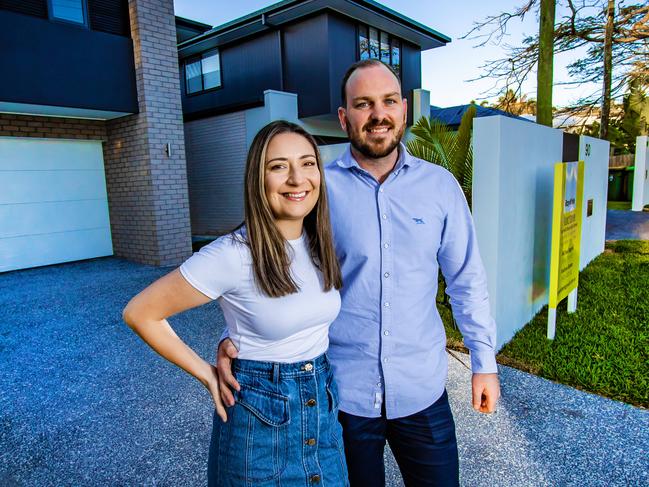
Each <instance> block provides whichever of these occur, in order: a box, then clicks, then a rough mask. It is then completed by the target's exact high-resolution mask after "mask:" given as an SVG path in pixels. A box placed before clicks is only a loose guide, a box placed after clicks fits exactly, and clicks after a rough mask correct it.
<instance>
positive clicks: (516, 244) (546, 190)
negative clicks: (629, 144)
mask: <svg viewBox="0 0 649 487" xmlns="http://www.w3.org/2000/svg"><path fill="white" fill-rule="evenodd" d="M473 126H474V134H473V154H474V172H473V217H474V220H475V225H476V231H477V234H478V244H479V247H480V252H481V255H482V258H483V261H484V263H485V268H486V271H487V278H488V285H489V294H490V299H491V309H492V313H493V315H494V318H495V320H496V324H497V326H498V342H497V343H498V348H500V347H502V345H504V344H505V343H507V342H508V341H509V340H510V339H511V338H512V337H513V336H514V334H515V333H516V331H518V330H519V329H520V328H522V327H523V326H524V325H525V324H526V323H528V322H529V321H530V320H531V319H532V318H533V317H534V315H535V314H536V313H537V312H538V311H539V310H540V309H541V308H542V307H543V306H544V305H546V304H547V303H548V282H549V273H550V248H551V228H552V195H553V175H554V164H555V163H557V162H561V161H562V155H563V132H561V131H560V130H556V129H552V128H549V127H545V126H542V125H537V124H534V123H529V122H525V121H520V120H516V119H512V118H508V117H502V116H494V117H484V118H478V119H475V120H474V125H473ZM579 142H580V143H579V157H580V158H581V159H583V160H584V162H585V181H584V204H583V207H584V220H583V223H582V240H581V252H582V254H581V257H580V267H582V268H583V267H585V266H586V264H588V262H590V261H591V260H592V259H593V258H595V257H596V256H597V255H599V254H600V253H601V252H602V251H603V250H604V235H605V228H606V196H607V177H608V142H606V141H601V140H598V139H593V138H590V137H581V138H580V141H579ZM589 200H590V201H591V205H590V209H589V205H588V201H589ZM587 214H590V216H586V215H587Z"/></svg>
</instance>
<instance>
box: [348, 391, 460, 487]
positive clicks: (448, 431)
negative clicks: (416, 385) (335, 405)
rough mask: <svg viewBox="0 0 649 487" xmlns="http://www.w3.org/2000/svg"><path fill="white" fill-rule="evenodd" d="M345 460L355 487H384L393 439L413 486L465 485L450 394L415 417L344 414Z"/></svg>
mask: <svg viewBox="0 0 649 487" xmlns="http://www.w3.org/2000/svg"><path fill="white" fill-rule="evenodd" d="M338 420H339V421H340V424H342V427H343V440H344V442H345V457H346V459H347V469H348V471H349V481H350V483H351V486H352V487H383V486H384V485H385V467H384V464H383V450H384V447H385V442H386V440H387V442H388V444H389V445H390V449H391V450H392V453H394V457H395V458H396V460H397V463H398V464H399V469H400V470H401V475H402V476H403V480H404V482H405V484H406V486H407V487H415V486H416V487H422V486H433V485H434V486H445V487H446V486H453V487H456V486H458V485H459V463H458V454H457V440H456V438H455V422H454V421H453V415H452V413H451V408H450V407H449V404H448V395H447V394H446V391H444V394H442V397H440V398H439V399H438V400H437V401H435V402H434V403H433V404H432V405H430V406H429V407H427V408H426V409H424V410H423V411H420V412H418V413H415V414H413V415H411V416H406V417H404V418H397V419H386V417H385V411H383V414H382V415H381V417H380V418H364V417H360V416H354V415H352V414H347V413H344V412H342V411H341V412H340V413H339V414H338Z"/></svg>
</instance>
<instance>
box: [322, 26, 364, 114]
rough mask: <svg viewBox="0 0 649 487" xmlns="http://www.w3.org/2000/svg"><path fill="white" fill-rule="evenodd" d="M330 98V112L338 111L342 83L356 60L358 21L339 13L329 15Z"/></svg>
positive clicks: (340, 101)
mask: <svg viewBox="0 0 649 487" xmlns="http://www.w3.org/2000/svg"><path fill="white" fill-rule="evenodd" d="M328 20H329V31H328V36H329V90H330V94H329V98H330V103H331V106H330V108H329V111H330V113H332V114H335V113H337V112H338V107H339V106H340V104H341V103H342V100H341V97H340V84H341V82H342V79H343V76H345V73H346V72H347V70H348V69H349V67H350V66H351V65H352V64H354V63H355V62H356V50H357V44H358V39H357V37H356V26H357V22H355V21H353V20H351V19H349V18H347V17H341V16H338V15H333V14H332V15H329V16H328Z"/></svg>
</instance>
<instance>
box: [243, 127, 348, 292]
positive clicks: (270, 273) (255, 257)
mask: <svg viewBox="0 0 649 487" xmlns="http://www.w3.org/2000/svg"><path fill="white" fill-rule="evenodd" d="M284 133H294V134H299V135H301V136H303V137H304V138H305V139H307V140H308V141H309V143H310V144H311V146H312V147H313V150H314V152H315V156H316V161H317V163H318V170H319V171H320V192H319V195H318V201H317V203H316V205H315V207H314V208H313V210H311V212H310V213H309V214H308V215H307V216H306V217H305V218H304V231H305V233H306V237H307V239H308V243H309V250H310V253H311V258H312V259H313V263H314V264H315V265H316V266H317V267H318V268H319V269H320V271H321V272H322V276H323V281H324V283H323V284H324V286H323V290H324V291H329V290H330V289H331V288H335V289H340V288H341V287H342V276H341V273H340V267H339V265H338V259H337V258H336V252H335V250H334V244H333V235H332V232H331V223H330V221H329V205H328V204H327V188H326V185H325V177H324V170H323V167H322V160H321V158H320V152H319V151H318V145H317V143H316V141H315V139H314V138H313V136H312V135H311V134H309V133H308V132H307V131H306V130H304V129H303V128H302V127H300V126H299V125H296V124H294V123H290V122H287V121H285V120H278V121H275V122H271V123H269V124H268V125H266V126H265V127H264V128H262V129H261V130H260V131H259V133H257V135H256V136H255V138H254V140H253V141H252V145H251V146H250V150H249V151H248V159H247V161H246V173H245V189H244V200H245V221H244V223H245V225H246V232H247V239H246V244H247V245H248V246H249V247H250V253H251V254H252V265H253V270H254V275H255V280H256V283H257V286H258V287H259V289H260V290H261V291H262V292H263V293H264V294H266V295H268V296H270V297H280V296H285V295H287V294H292V293H295V292H297V291H298V290H299V286H298V285H297V284H296V282H295V280H294V279H293V276H291V268H290V265H291V256H290V255H289V252H288V249H287V243H286V239H285V238H284V237H283V236H282V234H281V233H280V231H279V230H278V228H277V226H276V225H275V218H274V216H273V212H272V210H271V208H270V204H269V203H268V199H267V198H266V190H265V168H266V151H267V149H268V144H269V143H270V141H271V139H272V138H273V137H275V136H276V135H279V134H284Z"/></svg>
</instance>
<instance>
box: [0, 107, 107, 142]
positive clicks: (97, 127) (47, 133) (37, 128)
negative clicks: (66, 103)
mask: <svg viewBox="0 0 649 487" xmlns="http://www.w3.org/2000/svg"><path fill="white" fill-rule="evenodd" d="M0 136H14V137H40V138H48V137H54V138H59V139H92V140H102V141H106V140H107V139H108V136H107V132H106V122H104V121H103V120H83V119H78V118H58V117H37V116H34V115H12V114H7V113H0Z"/></svg>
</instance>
